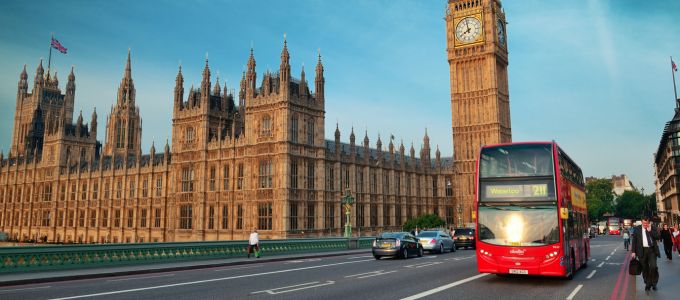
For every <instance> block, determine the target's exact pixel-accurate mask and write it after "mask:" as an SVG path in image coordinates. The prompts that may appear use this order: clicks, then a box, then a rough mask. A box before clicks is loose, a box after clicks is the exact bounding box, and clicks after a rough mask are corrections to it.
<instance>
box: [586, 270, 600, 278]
mask: <svg viewBox="0 0 680 300" xmlns="http://www.w3.org/2000/svg"><path fill="white" fill-rule="evenodd" d="M595 272H597V270H593V271H592V272H590V274H588V277H586V279H590V278H593V275H595Z"/></svg>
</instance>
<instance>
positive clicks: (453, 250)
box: [451, 244, 456, 252]
mask: <svg viewBox="0 0 680 300" xmlns="http://www.w3.org/2000/svg"><path fill="white" fill-rule="evenodd" d="M451 252H456V244H451Z"/></svg>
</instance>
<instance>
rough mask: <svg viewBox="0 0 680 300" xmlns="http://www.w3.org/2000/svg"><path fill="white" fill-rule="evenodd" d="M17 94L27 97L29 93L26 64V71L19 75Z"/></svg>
mask: <svg viewBox="0 0 680 300" xmlns="http://www.w3.org/2000/svg"><path fill="white" fill-rule="evenodd" d="M17 93H18V94H20V95H25V94H27V93H28V73H26V64H24V69H23V70H22V71H21V75H19V84H18V85H17ZM17 100H18V99H17Z"/></svg>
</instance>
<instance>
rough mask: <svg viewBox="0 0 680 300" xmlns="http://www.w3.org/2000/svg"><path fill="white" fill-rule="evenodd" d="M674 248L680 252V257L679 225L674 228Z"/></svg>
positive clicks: (679, 254)
mask: <svg viewBox="0 0 680 300" xmlns="http://www.w3.org/2000/svg"><path fill="white" fill-rule="evenodd" d="M672 235H673V247H675V248H674V249H675V250H676V251H678V256H680V230H678V225H677V224H675V226H673V233H672Z"/></svg>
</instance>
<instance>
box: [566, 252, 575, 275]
mask: <svg viewBox="0 0 680 300" xmlns="http://www.w3.org/2000/svg"><path fill="white" fill-rule="evenodd" d="M569 265H570V267H571V268H570V269H571V270H570V272H569V276H567V279H569V280H572V279H574V273H576V259H575V258H574V251H572V252H571V258H570V259H569Z"/></svg>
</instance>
